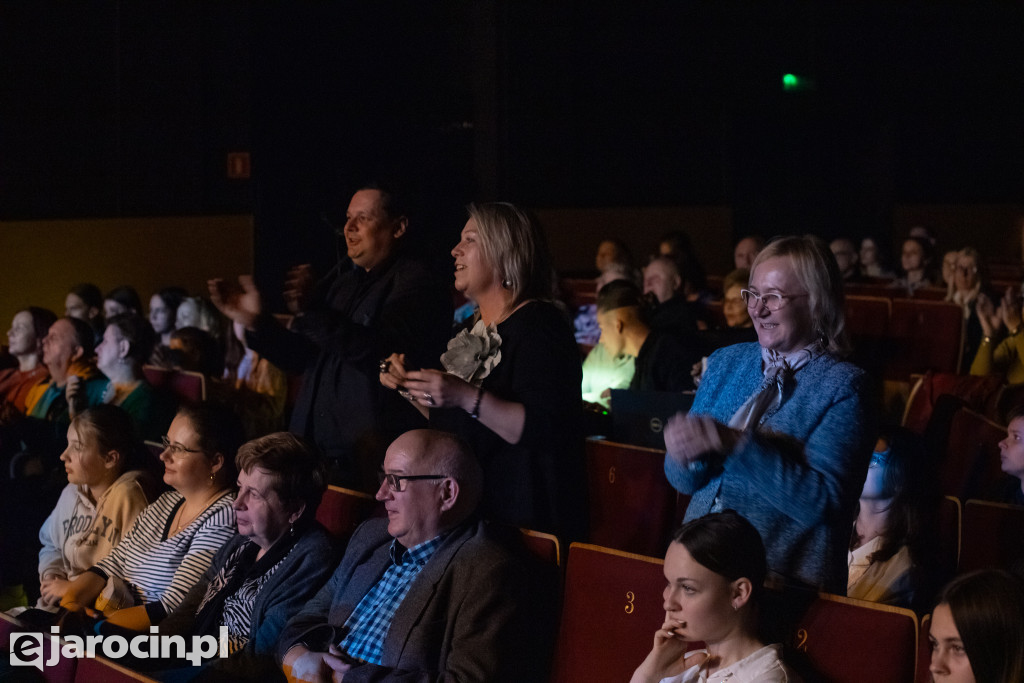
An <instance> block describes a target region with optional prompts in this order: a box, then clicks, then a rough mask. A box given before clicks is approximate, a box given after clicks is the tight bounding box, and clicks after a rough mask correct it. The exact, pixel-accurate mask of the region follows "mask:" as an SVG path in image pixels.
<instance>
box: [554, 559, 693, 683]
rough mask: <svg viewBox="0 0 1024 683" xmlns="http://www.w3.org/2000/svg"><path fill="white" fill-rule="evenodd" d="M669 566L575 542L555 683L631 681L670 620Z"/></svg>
mask: <svg viewBox="0 0 1024 683" xmlns="http://www.w3.org/2000/svg"><path fill="white" fill-rule="evenodd" d="M663 564H664V563H663V562H662V560H660V559H657V558H653V557H644V556H642V555H634V554H632V553H624V552H620V551H618V550H612V549H610V548H601V547H599V546H594V545H587V544H582V543H573V544H572V545H571V546H569V561H568V564H567V568H566V577H565V597H564V599H563V601H562V621H561V626H560V628H559V635H558V647H557V650H556V654H555V667H554V669H555V670H554V675H553V676H552V679H551V680H552V681H553V682H557V683H622V682H623V681H628V680H629V678H630V676H632V674H633V671H634V670H635V669H636V667H637V666H639V665H640V662H642V661H643V660H644V657H646V656H647V653H648V652H649V651H650V649H651V644H652V643H653V642H654V641H653V639H654V632H655V631H657V630H658V628H660V627H661V625H662V624H663V623H664V622H665V609H664V607H663V598H662V592H663V591H664V589H665V575H664V572H663V570H662V565H663ZM693 647H701V646H700V645H699V644H696V643H695V644H694V646H693ZM691 649H692V648H691Z"/></svg>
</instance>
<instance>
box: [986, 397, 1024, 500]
mask: <svg viewBox="0 0 1024 683" xmlns="http://www.w3.org/2000/svg"><path fill="white" fill-rule="evenodd" d="M1006 422H1007V427H1006V438H1005V439H1003V440H1002V441H1000V442H999V461H1000V469H1002V470H1003V472H1004V473H1005V474H1006V477H1004V478H1003V480H1002V481H1000V482H998V483H997V484H996V485H995V486H994V487H993V490H992V492H991V493H990V495H987V496H986V498H988V499H991V500H994V501H997V502H1000V503H1010V504H1012V505H1024V405H1019V406H1016V407H1014V408H1012V409H1011V410H1010V412H1009V413H1007V415H1006Z"/></svg>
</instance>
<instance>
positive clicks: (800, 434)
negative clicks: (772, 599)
mask: <svg viewBox="0 0 1024 683" xmlns="http://www.w3.org/2000/svg"><path fill="white" fill-rule="evenodd" d="M762 377H763V374H762V370H761V347H760V345H759V344H757V343H748V344H736V345H734V346H729V347H726V348H723V349H720V350H718V351H716V352H715V353H714V354H713V355H712V356H711V358H710V359H709V362H708V369H707V372H706V373H705V374H704V377H703V379H702V381H701V384H700V389H699V390H698V392H697V397H696V400H695V401H694V404H693V408H692V409H691V411H690V413H691V414H693V415H709V416H711V417H713V418H715V419H716V420H718V421H719V422H721V423H723V424H728V422H729V419H730V418H731V417H732V415H733V414H734V413H735V412H736V410H737V409H738V408H739V407H740V406H741V405H742V404H743V402H744V401H746V400H747V398H749V397H750V396H751V395H752V394H753V393H754V391H756V390H757V388H758V386H759V384H760V382H761V379H762ZM868 386H869V379H868V377H867V375H866V374H865V373H864V372H863V371H862V370H860V369H859V368H857V367H856V366H854V365H852V364H850V363H845V362H842V361H839V360H837V359H836V358H835V357H833V356H830V355H827V354H825V355H822V356H819V357H817V358H815V359H814V360H812V361H811V362H810V363H808V364H807V365H806V366H804V367H803V368H801V369H800V370H799V371H797V372H796V373H795V374H794V375H793V377H792V378H791V383H787V388H786V392H785V394H784V396H783V401H782V404H781V406H780V407H779V408H777V409H775V410H774V411H769V412H768V413H766V414H765V416H764V417H763V418H762V419H761V422H760V424H759V425H758V427H757V428H756V429H755V430H752V431H750V432H747V433H745V434H744V436H743V437H742V438H741V439H740V441H739V443H738V444H737V445H736V447H735V448H734V449H733V451H732V452H731V453H727V454H710V455H709V456H708V457H705V458H703V459H701V460H698V461H697V462H696V463H694V465H692V466H690V467H685V466H683V465H680V464H679V463H678V462H677V461H676V460H675V459H673V458H672V456H671V455H666V457H665V474H666V476H667V477H668V480H669V481H670V482H671V483H672V485H673V486H674V487H675V488H676V489H678V490H679V491H681V492H682V493H686V494H690V495H692V496H693V498H692V500H691V501H690V506H689V508H687V510H686V520H687V521H689V520H691V519H694V518H696V517H700V516H702V515H705V514H707V513H708V512H710V511H711V507H712V505H713V503H714V500H715V498H716V496H717V497H718V499H719V502H720V504H721V506H722V508H723V509H728V508H732V509H734V510H736V511H737V512H739V513H740V514H742V515H743V516H744V517H746V518H747V519H749V520H750V522H751V523H752V524H753V525H754V526H755V527H757V530H758V531H760V532H761V537H762V539H763V540H764V543H765V548H766V550H767V552H768V568H769V571H770V573H771V574H773V575H776V576H777V577H779V578H782V579H783V580H784V581H785V582H786V583H789V584H795V585H806V586H810V587H814V588H817V589H819V590H825V591H828V592H829V593H835V594H838V595H846V583H847V555H846V553H847V549H848V548H849V543H850V529H851V528H852V525H853V521H854V517H855V515H856V506H857V500H858V498H859V496H860V491H861V488H862V487H863V483H864V477H865V475H866V474H867V468H868V463H869V462H870V458H871V450H872V447H873V445H874V443H875V438H876V435H877V414H876V409H875V406H874V405H873V402H872V400H871V398H870V392H869V390H868Z"/></svg>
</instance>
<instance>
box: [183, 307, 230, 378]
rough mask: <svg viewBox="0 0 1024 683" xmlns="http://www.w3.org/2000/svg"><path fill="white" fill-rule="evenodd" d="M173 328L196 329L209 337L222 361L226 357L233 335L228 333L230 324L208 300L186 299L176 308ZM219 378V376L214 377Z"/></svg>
mask: <svg viewBox="0 0 1024 683" xmlns="http://www.w3.org/2000/svg"><path fill="white" fill-rule="evenodd" d="M174 325H175V328H176V329H179V330H181V329H184V328H186V327H196V328H199V329H200V330H202V331H203V332H205V333H206V334H208V335H210V337H211V338H212V339H213V341H214V343H215V344H216V347H217V355H218V356H220V358H221V360H222V361H223V359H224V357H225V356H226V355H227V345H228V339H229V338H230V337H231V335H232V334H233V333H232V332H231V331H229V329H228V328H229V327H230V322H229V320H228V319H227V318H225V317H224V316H223V315H221V313H220V311H218V310H217V308H216V307H215V306H214V305H213V303H212V302H211V301H210V300H209V299H205V298H203V297H200V296H193V297H186V298H185V299H183V300H182V302H181V305H179V306H178V313H177V316H176V317H175V324H174ZM215 377H219V375H215Z"/></svg>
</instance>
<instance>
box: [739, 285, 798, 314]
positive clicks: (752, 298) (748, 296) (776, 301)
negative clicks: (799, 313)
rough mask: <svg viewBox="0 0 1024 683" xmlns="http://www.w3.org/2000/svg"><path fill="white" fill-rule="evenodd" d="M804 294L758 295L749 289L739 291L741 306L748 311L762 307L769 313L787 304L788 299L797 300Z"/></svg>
mask: <svg viewBox="0 0 1024 683" xmlns="http://www.w3.org/2000/svg"><path fill="white" fill-rule="evenodd" d="M802 296H807V295H806V294H779V293H777V292H771V293H768V294H758V293H757V292H751V291H750V290H749V289H741V290H740V297H741V298H742V299H743V304H744V305H745V306H746V307H747V308H748V309H750V310H757V309H759V308H761V306H762V305H764V307H765V308H767V309H768V310H769V311H773V312H774V311H777V310H779V309H780V308H782V307H783V306H785V305H786V304H787V303H789V300H790V299H799V298H800V297H802Z"/></svg>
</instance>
